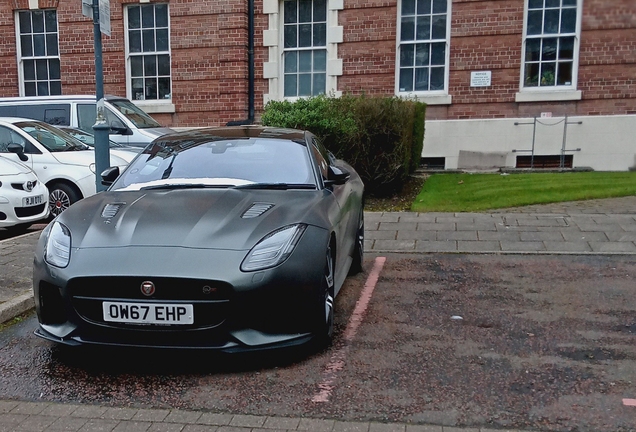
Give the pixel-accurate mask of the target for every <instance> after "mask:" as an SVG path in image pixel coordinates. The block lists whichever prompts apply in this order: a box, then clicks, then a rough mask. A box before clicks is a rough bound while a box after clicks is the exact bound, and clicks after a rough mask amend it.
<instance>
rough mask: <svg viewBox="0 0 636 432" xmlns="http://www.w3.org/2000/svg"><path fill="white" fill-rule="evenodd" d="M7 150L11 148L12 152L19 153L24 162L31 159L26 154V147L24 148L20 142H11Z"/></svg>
mask: <svg viewBox="0 0 636 432" xmlns="http://www.w3.org/2000/svg"><path fill="white" fill-rule="evenodd" d="M7 150H9V151H10V152H11V153H15V154H17V155H18V157H19V158H20V160H21V161H22V162H26V161H28V160H29V157H28V156H27V155H25V154H24V148H22V146H21V145H20V144H16V143H11V144H9V145H8V146H7Z"/></svg>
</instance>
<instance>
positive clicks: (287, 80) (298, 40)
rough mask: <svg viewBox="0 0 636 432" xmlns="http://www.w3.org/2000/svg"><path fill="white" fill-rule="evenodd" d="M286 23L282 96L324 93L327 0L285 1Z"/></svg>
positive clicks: (284, 13)
mask: <svg viewBox="0 0 636 432" xmlns="http://www.w3.org/2000/svg"><path fill="white" fill-rule="evenodd" d="M283 26H284V28H283V89H284V90H283V96H284V97H286V98H294V97H303V96H315V95H318V94H322V93H325V92H326V82H327V0H285V1H284V2H283Z"/></svg>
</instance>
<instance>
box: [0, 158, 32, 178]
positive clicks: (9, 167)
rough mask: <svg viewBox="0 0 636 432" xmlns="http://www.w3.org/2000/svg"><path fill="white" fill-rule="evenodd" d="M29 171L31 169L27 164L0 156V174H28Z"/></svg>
mask: <svg viewBox="0 0 636 432" xmlns="http://www.w3.org/2000/svg"><path fill="white" fill-rule="evenodd" d="M30 172H32V171H31V168H29V167H28V166H26V165H24V164H21V163H20V162H16V161H12V160H11V159H7V158H4V157H2V156H0V176H6V175H17V174H28V173H30Z"/></svg>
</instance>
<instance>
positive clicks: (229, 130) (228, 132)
mask: <svg viewBox="0 0 636 432" xmlns="http://www.w3.org/2000/svg"><path fill="white" fill-rule="evenodd" d="M305 134H306V132H305V131H302V130H298V129H288V128H275V127H269V126H260V125H249V126H218V127H209V128H201V129H190V130H187V131H181V132H176V133H171V134H168V135H163V136H161V137H159V138H157V139H156V140H155V142H156V143H161V144H162V145H165V146H177V145H179V144H181V143H184V142H189V143H192V142H193V141H194V142H203V141H223V140H231V139H237V138H269V139H279V140H289V141H295V142H302V143H304V142H305Z"/></svg>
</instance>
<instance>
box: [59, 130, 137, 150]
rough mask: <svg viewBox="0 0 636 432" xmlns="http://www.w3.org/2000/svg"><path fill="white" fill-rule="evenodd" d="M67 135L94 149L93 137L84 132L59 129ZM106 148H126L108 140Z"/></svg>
mask: <svg viewBox="0 0 636 432" xmlns="http://www.w3.org/2000/svg"><path fill="white" fill-rule="evenodd" d="M60 129H61V130H63V131H64V132H66V133H67V134H69V135H71V136H72V137H74V138H77V139H78V140H80V141H81V142H83V143H84V144H86V145H87V146H90V147H95V136H94V135H93V134H90V133H88V132H84V131H83V130H81V129H73V128H60ZM108 146H109V147H110V148H124V147H126V146H125V145H123V144H119V143H116V142H115V141H111V140H108Z"/></svg>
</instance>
